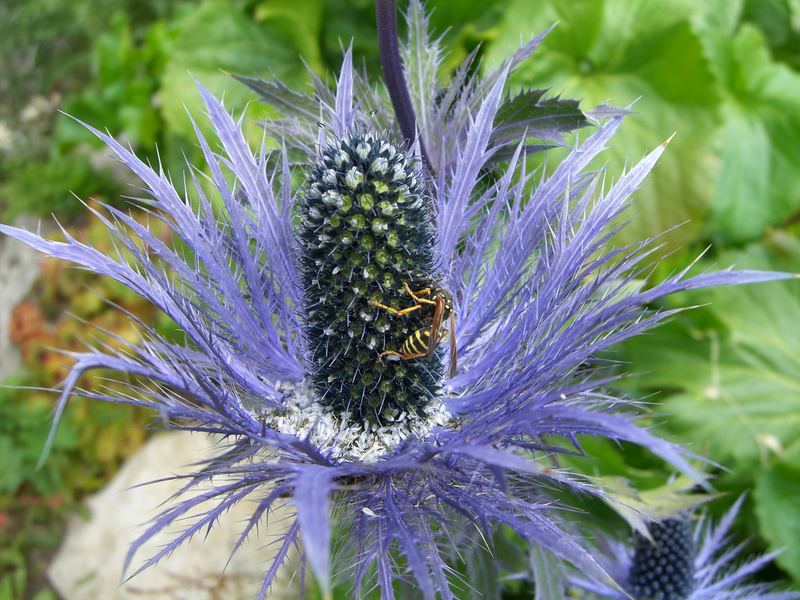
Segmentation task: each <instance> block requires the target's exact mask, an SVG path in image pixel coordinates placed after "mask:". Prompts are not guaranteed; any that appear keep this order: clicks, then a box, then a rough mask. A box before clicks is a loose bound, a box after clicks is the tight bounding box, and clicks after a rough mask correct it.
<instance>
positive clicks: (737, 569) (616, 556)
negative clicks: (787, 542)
mask: <svg viewBox="0 0 800 600" xmlns="http://www.w3.org/2000/svg"><path fill="white" fill-rule="evenodd" d="M743 501H744V497H740V498H739V499H738V500H737V501H736V502H735V503H734V504H733V506H732V507H731V509H730V510H729V511H728V512H727V514H725V516H724V517H723V518H722V519H721V520H720V522H719V523H718V524H714V523H712V522H710V520H709V519H707V518H706V517H705V516H702V517H700V518H699V519H698V520H697V521H696V522H695V523H694V525H692V523H691V521H690V519H689V517H688V516H687V515H677V516H674V517H669V518H665V519H663V520H661V521H655V522H653V523H651V524H650V526H649V534H650V539H648V538H646V537H645V536H643V535H642V534H641V533H638V532H637V533H635V534H634V537H633V540H632V541H633V543H632V544H626V543H623V542H620V541H618V540H611V539H607V540H604V541H603V544H602V545H603V548H604V551H600V552H599V554H598V556H599V558H600V560H601V562H602V563H603V565H604V567H605V569H606V571H607V572H608V573H610V574H612V575H613V576H614V579H615V581H616V582H618V583H619V584H620V586H621V587H612V586H609V585H607V584H606V583H604V582H601V581H597V580H592V579H591V578H587V577H575V578H574V579H572V580H571V583H572V584H573V585H575V586H576V587H579V588H582V589H584V590H586V591H588V592H591V593H593V594H594V595H595V597H599V598H615V599H619V600H627V599H631V598H632V599H633V600H736V599H748V600H792V599H794V598H800V593H797V592H788V591H787V592H782V591H779V590H776V589H775V586H774V585H772V584H769V583H751V582H748V579H750V578H751V577H752V576H753V575H754V574H755V573H757V572H758V571H760V570H761V569H762V568H764V567H765V566H766V565H768V564H769V563H770V562H771V561H772V560H773V559H774V558H775V557H776V556H777V555H778V554H779V553H778V552H773V553H770V554H765V555H763V556H760V557H758V558H752V559H746V560H744V559H743V556H742V553H743V551H744V545H743V544H735V543H734V542H733V539H732V536H731V535H730V529H731V526H732V525H733V522H734V520H735V518H736V515H737V514H738V512H739V509H740V508H741V505H742V502H743Z"/></svg>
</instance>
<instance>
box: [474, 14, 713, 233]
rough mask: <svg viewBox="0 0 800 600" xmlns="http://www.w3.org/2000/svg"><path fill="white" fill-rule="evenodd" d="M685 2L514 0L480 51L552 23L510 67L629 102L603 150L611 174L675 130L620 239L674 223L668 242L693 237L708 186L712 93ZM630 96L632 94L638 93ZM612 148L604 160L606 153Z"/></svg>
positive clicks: (490, 59) (576, 93) (494, 55)
mask: <svg viewBox="0 0 800 600" xmlns="http://www.w3.org/2000/svg"><path fill="white" fill-rule="evenodd" d="M690 5H691V3H688V2H687V3H684V2H673V1H670V0H636V1H633V2H631V1H628V0H575V1H573V2H569V3H565V2H560V1H558V0H544V1H542V2H529V1H528V0H512V2H511V4H510V6H509V10H508V11H507V13H506V19H505V20H504V21H503V22H502V23H501V25H500V28H499V33H498V36H497V39H496V41H495V42H494V43H493V44H492V45H491V46H490V47H489V49H488V51H487V63H488V65H489V66H493V65H496V64H499V62H500V61H501V60H502V58H503V57H504V56H506V55H507V54H508V53H509V52H510V51H511V50H512V49H513V48H514V47H515V46H516V45H517V44H518V42H519V40H520V39H527V38H529V37H530V36H531V34H532V33H533V32H536V31H543V30H544V29H546V28H547V27H549V26H550V25H552V24H553V23H558V25H557V26H556V27H555V29H554V30H553V31H552V32H551V33H549V34H548V36H547V37H546V38H545V40H544V42H543V43H542V45H541V47H540V49H538V50H537V53H536V55H535V56H534V58H533V59H531V60H530V61H527V62H526V63H525V64H524V65H523V66H522V67H521V68H520V69H519V71H518V72H517V73H516V74H515V76H514V77H513V79H512V83H513V84H516V85H518V86H522V87H524V86H542V85H547V86H550V87H551V89H554V90H558V91H559V92H561V93H562V94H564V95H565V96H569V97H574V98H580V100H581V104H582V105H584V106H592V105H595V104H600V103H604V102H611V103H613V104H616V105H622V106H626V105H628V104H630V103H632V102H634V101H636V104H635V106H634V107H633V108H634V110H635V111H636V113H637V114H636V115H635V116H633V117H631V118H629V119H628V120H627V122H626V123H625V124H624V125H623V127H622V129H621V131H620V133H619V134H618V135H617V137H616V138H615V141H614V144H613V145H612V146H611V147H610V148H609V150H608V151H607V152H606V153H604V156H603V160H604V161H605V160H607V161H608V162H609V169H610V171H611V173H612V174H613V175H615V176H616V175H618V174H619V173H620V172H621V170H622V168H623V167H624V166H625V165H626V164H629V163H630V162H631V161H634V160H636V159H637V158H638V157H640V156H642V155H643V154H645V153H646V152H648V151H649V150H651V149H652V148H654V147H656V146H657V145H658V144H660V143H661V142H663V141H664V140H666V139H667V138H668V137H669V136H670V135H672V134H673V133H675V132H677V136H676V138H675V141H673V143H672V144H671V145H670V149H669V152H666V153H665V154H664V156H663V158H662V160H661V161H660V163H659V165H658V166H657V167H656V169H655V170H654V173H653V176H652V178H651V179H650V180H649V183H648V185H647V186H645V187H644V188H643V189H642V190H640V191H639V193H638V201H637V204H636V208H635V212H631V213H630V214H629V215H626V217H628V218H630V220H631V223H630V225H629V226H627V227H626V228H625V229H624V231H623V238H624V240H625V241H633V240H640V239H642V238H644V237H648V236H651V235H655V234H658V233H661V232H662V231H664V230H665V229H668V228H670V227H672V226H674V225H676V224H679V223H683V222H686V221H690V223H689V225H687V226H684V227H681V228H680V229H678V230H676V231H674V232H672V233H671V234H670V235H669V237H668V238H667V239H668V240H670V241H672V242H673V243H674V244H676V245H677V244H678V243H685V242H687V241H692V240H694V239H696V238H697V236H698V233H699V231H700V228H701V224H702V220H703V217H704V215H705V214H706V213H707V209H708V206H709V204H710V201H711V198H712V195H713V183H714V177H715V164H714V161H713V160H711V153H710V147H709V140H710V139H711V134H712V132H713V131H714V129H715V127H716V125H717V119H716V116H715V110H716V106H717V105H718V103H719V96H718V91H717V88H716V84H715V82H714V78H713V76H712V73H711V71H710V69H709V66H708V64H707V59H706V57H705V55H704V49H703V47H702V45H701V43H700V40H699V39H698V38H697V36H696V34H695V32H694V31H693V28H692V24H691V14H692V12H691V10H690V9H689V8H688V6H690ZM637 99H639V100H638V101H637ZM609 158H610V160H609Z"/></svg>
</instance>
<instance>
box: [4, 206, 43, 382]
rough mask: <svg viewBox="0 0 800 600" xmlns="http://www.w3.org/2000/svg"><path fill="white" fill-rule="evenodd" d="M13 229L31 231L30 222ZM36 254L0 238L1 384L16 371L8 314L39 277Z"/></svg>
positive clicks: (21, 245) (16, 353) (38, 257)
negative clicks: (9, 333) (18, 228)
mask: <svg viewBox="0 0 800 600" xmlns="http://www.w3.org/2000/svg"><path fill="white" fill-rule="evenodd" d="M15 225H18V226H20V227H25V228H28V229H31V228H33V227H35V226H36V221H35V220H33V219H20V220H18V221H17V222H16V223H15ZM39 259H40V256H39V254H38V253H37V252H36V251H34V250H31V249H30V248H28V247H27V246H25V245H24V244H21V243H19V242H17V241H16V240H12V239H10V238H8V237H6V236H0V383H2V382H3V381H4V380H5V379H6V378H8V377H10V376H11V375H12V374H13V373H14V372H15V371H16V370H17V369H18V368H19V361H20V359H19V353H18V352H17V349H16V348H15V347H14V345H13V344H12V343H11V341H10V340H9V339H8V332H9V323H10V320H11V311H12V310H13V309H14V307H15V306H16V305H17V304H18V303H19V302H20V301H21V300H22V299H23V298H25V296H26V295H27V294H28V292H29V291H30V289H31V286H32V285H33V282H34V281H36V278H37V277H38V276H39V270H40V269H39Z"/></svg>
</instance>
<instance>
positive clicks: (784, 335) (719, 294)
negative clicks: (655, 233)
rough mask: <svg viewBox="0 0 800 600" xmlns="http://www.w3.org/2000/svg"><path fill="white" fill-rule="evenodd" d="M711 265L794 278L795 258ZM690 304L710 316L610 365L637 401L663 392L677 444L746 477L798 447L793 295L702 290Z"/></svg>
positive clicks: (799, 339)
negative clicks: (626, 375)
mask: <svg viewBox="0 0 800 600" xmlns="http://www.w3.org/2000/svg"><path fill="white" fill-rule="evenodd" d="M719 262H720V263H722V264H736V265H737V266H738V267H741V268H761V269H772V270H786V271H794V272H796V271H798V270H800V251H798V250H795V251H794V254H793V255H790V256H787V257H784V258H779V257H778V255H777V254H776V253H774V252H770V251H769V250H768V249H767V248H765V247H763V246H754V247H751V248H750V249H749V250H748V251H746V252H743V253H741V254H730V255H725V256H723V257H722V258H720V259H719ZM693 301H695V302H708V303H709V306H708V307H707V308H705V309H702V310H700V311H698V312H697V313H694V314H691V315H685V316H684V317H683V318H681V319H680V320H678V321H675V322H673V323H671V324H669V325H667V326H665V327H663V328H660V329H658V330H656V331H655V332H653V333H652V334H650V335H649V336H646V337H641V338H638V339H635V340H632V341H631V342H629V343H627V344H625V346H624V347H623V352H622V356H621V357H619V356H618V358H622V359H623V360H628V361H630V364H629V365H628V367H627V369H628V370H630V371H633V372H636V373H637V374H638V375H637V378H636V380H635V381H636V384H637V387H638V389H637V391H638V392H639V393H646V392H652V391H656V390H659V391H663V390H666V391H665V392H664V393H662V394H661V395H660V396H659V398H660V401H661V403H662V404H663V408H662V409H661V410H660V412H661V414H664V415H666V416H667V417H668V418H666V419H665V420H664V426H665V427H667V428H669V429H670V430H671V431H672V432H673V434H674V437H675V438H677V439H679V440H680V441H683V442H685V443H686V444H687V445H688V447H689V448H690V449H691V450H694V451H696V452H701V453H707V454H708V455H709V456H710V457H711V458H712V459H714V460H716V461H718V462H721V463H723V464H724V465H736V467H737V472H739V473H742V472H746V471H747V469H752V468H755V467H756V466H757V465H759V464H761V463H763V462H764V461H767V460H768V459H769V458H770V457H771V456H773V455H774V454H775V453H780V452H781V451H782V449H785V448H787V447H789V446H790V445H792V444H793V443H796V442H797V441H798V440H800V321H798V318H797V316H798V315H800V285H799V283H798V282H797V281H792V280H788V281H783V282H773V283H768V284H760V285H752V286H741V287H734V288H724V289H717V290H710V291H708V292H707V293H704V294H703V295H701V296H695V297H693ZM704 315H705V316H704ZM704 320H705V321H706V322H708V321H710V322H711V323H715V324H716V326H715V327H714V328H708V327H706V326H705V325H704V324H703V321H704ZM698 321H699V322H700V325H699V326H698V325H695V322H698ZM720 329H721V330H720Z"/></svg>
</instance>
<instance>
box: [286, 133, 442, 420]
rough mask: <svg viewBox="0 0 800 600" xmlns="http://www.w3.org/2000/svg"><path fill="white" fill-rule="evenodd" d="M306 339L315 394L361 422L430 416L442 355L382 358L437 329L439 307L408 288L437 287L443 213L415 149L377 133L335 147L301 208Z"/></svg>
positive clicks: (325, 155) (313, 176)
mask: <svg viewBox="0 0 800 600" xmlns="http://www.w3.org/2000/svg"><path fill="white" fill-rule="evenodd" d="M298 215H299V217H300V219H301V228H300V245H301V247H302V251H301V253H300V264H301V272H302V283H303V291H304V309H305V310H304V314H305V327H304V333H305V339H306V340H307V342H308V346H309V362H310V365H309V371H310V379H311V380H312V382H313V385H314V388H315V391H316V393H317V395H318V397H319V399H320V402H322V403H323V404H324V405H326V406H330V407H332V408H333V409H335V410H337V411H338V412H340V413H347V414H349V415H351V417H350V418H352V419H355V420H368V421H370V422H383V421H386V420H392V421H393V420H394V419H395V418H397V417H398V416H399V415H401V414H403V413H404V412H414V413H417V412H421V409H422V407H424V405H425V404H427V403H428V401H429V400H430V399H431V398H432V397H434V396H435V395H436V393H437V391H438V387H439V381H440V379H441V377H442V364H441V360H440V359H439V357H438V356H437V355H435V354H434V355H433V356H431V357H418V358H415V359H413V360H408V361H397V360H392V361H389V360H380V359H379V358H378V352H379V351H383V350H394V351H397V350H399V349H400V348H401V347H402V345H403V342H404V341H405V340H406V338H408V336H409V335H412V334H413V333H414V332H415V331H418V330H423V329H424V328H426V327H427V326H429V325H430V320H431V315H430V314H429V313H430V306H426V307H424V308H423V309H422V310H416V311H413V312H409V313H408V314H405V315H402V317H398V316H395V315H393V314H392V313H390V312H388V311H386V310H382V309H381V308H378V307H376V306H375V305H371V304H370V302H373V303H379V304H381V305H384V306H389V307H392V308H395V309H403V308H409V307H411V306H413V305H414V304H415V302H414V300H413V299H412V298H411V297H410V296H409V295H408V294H407V293H406V291H405V289H404V285H409V286H410V287H411V288H414V289H418V288H420V287H424V282H428V281H432V280H433V275H434V268H433V239H434V238H433V215H432V211H431V203H430V199H429V198H425V197H424V196H423V191H422V189H421V188H420V186H419V184H418V180H417V174H416V173H415V168H414V166H413V164H412V163H411V162H410V161H409V160H407V158H406V156H405V151H401V150H399V149H398V148H397V147H396V146H395V145H394V144H393V143H392V142H390V141H389V140H387V139H383V138H382V137H380V136H376V135H373V134H371V133H368V134H365V135H360V134H355V135H349V136H347V137H345V138H343V139H339V140H336V142H335V143H334V144H333V145H331V146H328V147H327V148H325V149H324V150H323V151H322V153H321V157H320V159H319V161H317V162H316V163H315V164H314V167H313V168H312V170H311V172H310V174H309V177H308V182H307V184H306V186H305V189H304V192H303V194H302V198H301V201H300V203H299V207H298Z"/></svg>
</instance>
